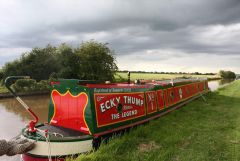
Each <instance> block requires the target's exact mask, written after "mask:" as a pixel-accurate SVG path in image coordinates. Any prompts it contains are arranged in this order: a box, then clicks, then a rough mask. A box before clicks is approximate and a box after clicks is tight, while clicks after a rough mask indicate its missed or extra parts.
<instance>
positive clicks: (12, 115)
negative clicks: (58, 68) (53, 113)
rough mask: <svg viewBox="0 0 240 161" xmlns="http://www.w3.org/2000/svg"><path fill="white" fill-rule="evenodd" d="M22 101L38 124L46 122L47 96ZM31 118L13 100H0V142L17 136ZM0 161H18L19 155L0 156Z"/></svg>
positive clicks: (32, 97)
mask: <svg viewBox="0 0 240 161" xmlns="http://www.w3.org/2000/svg"><path fill="white" fill-rule="evenodd" d="M22 99H23V100H24V101H25V102H26V103H27V104H28V105H29V107H31V109H32V110H33V111H34V112H35V113H36V114H37V115H38V116H39V121H40V122H47V117H48V103H49V96H48V95H43V96H31V97H22ZM31 119H32V117H31V115H30V114H28V113H27V112H26V110H25V109H24V108H23V107H22V106H21V105H20V104H19V103H18V102H17V101H16V100H15V99H13V98H8V99H0V140H1V139H6V140H10V139H11V138H13V137H15V136H17V135H18V134H19V133H20V131H21V129H22V128H23V127H24V126H25V125H26V124H27V123H28V121H29V120H31ZM0 161H20V155H17V156H12V157H7V156H0Z"/></svg>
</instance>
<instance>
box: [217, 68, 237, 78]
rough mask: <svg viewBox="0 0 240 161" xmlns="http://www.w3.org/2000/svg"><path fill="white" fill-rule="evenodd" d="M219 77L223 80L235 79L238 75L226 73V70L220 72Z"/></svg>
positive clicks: (230, 72)
mask: <svg viewBox="0 0 240 161" xmlns="http://www.w3.org/2000/svg"><path fill="white" fill-rule="evenodd" d="M219 76H220V77H221V78H223V79H235V78H236V74H235V73H234V72H232V71H224V70H220V71H219Z"/></svg>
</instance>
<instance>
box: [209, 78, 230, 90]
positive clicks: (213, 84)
mask: <svg viewBox="0 0 240 161" xmlns="http://www.w3.org/2000/svg"><path fill="white" fill-rule="evenodd" d="M233 81H234V79H220V80H213V81H209V82H208V86H209V88H210V90H211V91H215V90H217V89H218V88H219V87H222V86H225V85H227V84H229V83H231V82H233Z"/></svg>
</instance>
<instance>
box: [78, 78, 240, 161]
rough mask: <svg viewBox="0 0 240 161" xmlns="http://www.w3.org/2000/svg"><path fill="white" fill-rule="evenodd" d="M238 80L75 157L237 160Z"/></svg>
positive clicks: (87, 160)
mask: <svg viewBox="0 0 240 161" xmlns="http://www.w3.org/2000/svg"><path fill="white" fill-rule="evenodd" d="M239 91H240V81H235V82H233V83H231V84H230V85H228V86H225V87H223V88H221V89H219V90H218V91H216V92H213V93H208V94H207V95H206V96H205V97H206V99H207V102H204V101H203V99H202V98H199V99H197V100H195V101H193V102H191V103H189V104H188V105H186V106H184V107H183V108H181V109H179V110H176V111H173V112H171V113H170V114H168V115H165V116H163V117H161V118H158V119H156V120H153V121H150V123H149V124H146V125H144V126H143V125H142V126H138V127H137V128H134V129H132V130H131V131H130V132H129V133H126V134H125V135H123V136H121V137H116V138H114V139H112V140H111V141H110V142H109V143H108V144H103V145H101V147H100V149H99V150H98V151H95V152H92V153H89V154H83V155H80V156H79V157H78V158H77V159H76V161H106V160H107V161H123V160H124V161H149V160H151V161H162V160H164V161H215V160H219V161H220V160H234V161H237V160H240V92H239Z"/></svg>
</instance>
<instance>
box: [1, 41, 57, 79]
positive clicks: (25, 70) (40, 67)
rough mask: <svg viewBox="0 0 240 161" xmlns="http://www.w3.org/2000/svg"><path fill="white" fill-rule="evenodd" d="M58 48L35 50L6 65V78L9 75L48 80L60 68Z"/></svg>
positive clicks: (49, 47) (50, 47)
mask: <svg viewBox="0 0 240 161" xmlns="http://www.w3.org/2000/svg"><path fill="white" fill-rule="evenodd" d="M56 51H57V50H56V47H52V46H51V45H47V46H46V47H45V48H33V49H32V50H31V51H30V52H28V53H24V54H22V56H21V58H20V59H19V60H15V61H13V62H9V63H6V64H5V65H4V67H3V72H4V78H6V77H7V76H9V75H28V76H30V77H31V78H33V79H36V80H37V81H39V80H44V79H48V78H49V75H50V74H51V73H53V72H57V71H58V70H59V68H60V66H59V63H58V61H57V52H56Z"/></svg>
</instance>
